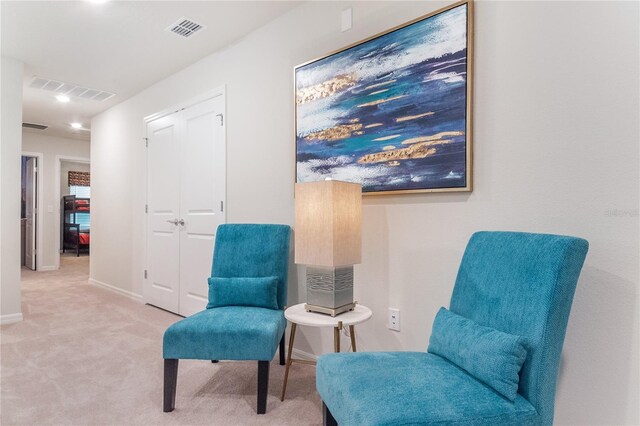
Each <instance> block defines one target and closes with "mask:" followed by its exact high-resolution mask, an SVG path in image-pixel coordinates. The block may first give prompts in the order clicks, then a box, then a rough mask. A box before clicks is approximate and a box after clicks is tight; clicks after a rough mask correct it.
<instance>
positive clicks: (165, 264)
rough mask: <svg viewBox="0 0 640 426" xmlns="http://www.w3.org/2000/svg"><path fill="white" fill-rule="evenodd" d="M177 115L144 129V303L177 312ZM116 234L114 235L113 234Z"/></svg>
mask: <svg viewBox="0 0 640 426" xmlns="http://www.w3.org/2000/svg"><path fill="white" fill-rule="evenodd" d="M180 115H181V113H175V114H172V115H169V116H166V117H163V118H159V119H157V120H155V121H152V122H150V123H149V124H148V125H147V138H148V148H147V168H148V185H147V204H148V214H147V271H148V275H147V280H146V281H145V286H144V289H145V293H144V297H145V301H146V302H147V303H149V304H152V305H155V306H158V307H160V308H163V309H166V310H168V311H171V312H178V307H179V297H180V295H179V294H180V227H179V225H178V221H179V219H180V133H181V132H180ZM114 232H115V231H114Z"/></svg>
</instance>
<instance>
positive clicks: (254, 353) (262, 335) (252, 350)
mask: <svg viewBox="0 0 640 426" xmlns="http://www.w3.org/2000/svg"><path fill="white" fill-rule="evenodd" d="M286 325H287V323H286V320H285V318H284V312H283V311H282V310H274V309H266V308H256V307H245V306H225V307H221V308H212V309H207V310H205V311H202V312H198V313H197V314H194V315H192V316H190V317H187V318H185V319H183V320H181V321H178V322H177V323H175V324H173V325H172V326H171V327H169V328H168V329H167V331H165V333H164V338H163V356H164V358H165V359H212V360H214V359H215V360H257V361H271V360H272V359H273V356H274V355H275V353H276V349H277V347H278V343H279V342H280V339H281V338H282V336H283V334H284V329H285V327H286Z"/></svg>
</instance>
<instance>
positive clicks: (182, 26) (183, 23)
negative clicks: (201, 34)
mask: <svg viewBox="0 0 640 426" xmlns="http://www.w3.org/2000/svg"><path fill="white" fill-rule="evenodd" d="M204 28H205V26H204V25H202V24H198V23H197V22H195V21H192V20H191V19H189V18H185V17H182V18H180V19H178V21H177V22H175V23H174V24H172V25H169V26H168V27H167V28H166V30H167V31H169V32H172V33H174V34H178V35H179V36H182V37H184V38H189V37H191V36H192V35H194V34H195V33H197V32H198V31H200V30H202V29H204Z"/></svg>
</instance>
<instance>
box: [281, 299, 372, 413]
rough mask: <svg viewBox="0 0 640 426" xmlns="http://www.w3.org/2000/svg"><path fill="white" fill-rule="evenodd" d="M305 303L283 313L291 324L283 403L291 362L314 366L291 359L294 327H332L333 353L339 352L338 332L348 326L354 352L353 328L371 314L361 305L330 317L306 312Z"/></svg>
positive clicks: (354, 336)
mask: <svg viewBox="0 0 640 426" xmlns="http://www.w3.org/2000/svg"><path fill="white" fill-rule="evenodd" d="M304 306H305V303H300V304H298V305H294V306H291V307H289V308H287V309H286V310H285V311H284V317H285V318H286V319H287V320H289V322H291V333H290V335H289V349H288V350H287V366H286V368H285V370H284V385H283V386H282V395H281V397H280V400H281V401H284V395H285V392H286V391H287V380H288V379H289V368H290V367H291V364H292V363H293V362H299V363H301V364H312V365H315V362H314V361H308V360H304V359H294V358H292V357H291V351H292V350H293V342H294V340H295V337H296V327H297V326H298V325H306V326H309V327H333V348H334V351H335V352H340V331H341V330H342V328H343V327H345V326H349V335H350V336H351V349H352V351H353V352H356V332H355V328H354V326H355V325H357V324H360V323H363V322H365V321H366V320H368V319H369V318H371V316H372V315H373V313H372V312H371V309H369V308H367V307H366V306H363V305H356V307H355V308H353V311H349V312H344V313H342V314H340V315H336V316H335V317H332V316H330V315H326V314H320V313H317V312H307V311H306V310H305V307H304Z"/></svg>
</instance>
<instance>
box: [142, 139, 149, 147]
mask: <svg viewBox="0 0 640 426" xmlns="http://www.w3.org/2000/svg"><path fill="white" fill-rule="evenodd" d="M142 139H143V140H144V146H145V147H146V148H149V138H142Z"/></svg>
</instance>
